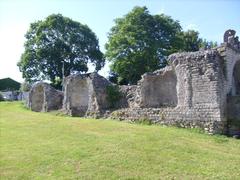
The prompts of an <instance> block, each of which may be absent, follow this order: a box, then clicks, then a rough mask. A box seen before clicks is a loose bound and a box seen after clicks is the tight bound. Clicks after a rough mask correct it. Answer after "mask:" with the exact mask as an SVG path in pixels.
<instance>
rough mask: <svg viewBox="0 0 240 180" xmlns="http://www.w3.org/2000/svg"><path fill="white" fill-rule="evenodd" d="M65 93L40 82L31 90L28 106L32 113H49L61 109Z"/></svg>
mask: <svg viewBox="0 0 240 180" xmlns="http://www.w3.org/2000/svg"><path fill="white" fill-rule="evenodd" d="M62 100H63V93H62V92H61V91H58V90H56V89H54V88H53V87H51V86H50V85H49V84H47V83H44V82H38V83H36V84H35V85H33V87H32V88H31V90H30V92H29V97H28V103H27V106H28V107H29V108H30V109H31V110H32V111H37V112H40V111H43V112H47V111H50V110H57V109H61V107H62Z"/></svg>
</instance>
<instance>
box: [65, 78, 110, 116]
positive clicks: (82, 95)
mask: <svg viewBox="0 0 240 180" xmlns="http://www.w3.org/2000/svg"><path fill="white" fill-rule="evenodd" d="M109 85H110V82H109V81H108V80H106V79H105V78H103V77H102V76H100V75H98V74H97V73H90V74H74V75H70V76H68V77H67V78H65V80H64V101H63V110H64V111H65V112H66V113H67V114H69V115H71V116H98V115H99V114H101V113H102V111H105V110H106V109H107V108H108V107H109V103H108V102H107V93H106V88H107V86H109Z"/></svg>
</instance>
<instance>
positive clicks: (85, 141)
mask: <svg viewBox="0 0 240 180" xmlns="http://www.w3.org/2000/svg"><path fill="white" fill-rule="evenodd" d="M0 123H1V124H0V127H1V129H0V130H1V131H0V133H1V137H0V145H1V146H0V148H1V149H0V173H1V174H0V177H1V179H239V177H240V166H239V165H240V141H239V140H236V139H231V138H227V137H224V136H209V135H206V134H203V133H199V132H195V131H192V130H186V129H178V128H171V127H163V126H156V125H153V126H147V125H139V124H130V123H125V122H118V121H113V120H94V119H81V118H72V117H63V116H56V113H36V112H31V111H29V110H27V109H25V108H24V107H23V105H22V104H21V103H17V102H2V103H0Z"/></svg>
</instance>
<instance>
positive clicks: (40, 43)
mask: <svg viewBox="0 0 240 180" xmlns="http://www.w3.org/2000/svg"><path fill="white" fill-rule="evenodd" d="M25 37H26V42H25V45H24V46H25V51H24V53H23V54H22V56H21V59H20V61H19V63H18V66H19V69H20V71H21V72H22V74H23V78H24V79H25V80H26V82H28V83H33V82H35V81H38V80H49V81H51V83H52V85H54V86H55V87H58V88H59V87H61V83H62V79H63V77H64V76H68V75H70V74H71V73H74V72H82V73H85V72H87V71H88V64H89V63H91V64H93V65H94V66H95V70H96V71H99V70H100V69H101V68H102V67H103V66H104V64H105V59H106V60H107V61H109V62H110V75H109V80H110V81H112V82H114V83H116V84H136V82H137V81H138V80H139V79H140V78H141V75H142V74H143V73H145V72H149V71H154V70H156V69H159V68H162V67H165V66H166V65H167V57H168V56H169V55H170V54H172V53H174V52H182V51H198V50H199V49H200V48H203V49H207V48H211V47H214V46H216V45H217V44H216V43H213V42H211V41H207V40H203V39H201V38H199V33H198V32H197V31H194V30H188V31H186V32H185V31H183V30H182V27H181V25H180V23H179V22H178V21H177V20H174V19H172V18H171V17H170V16H167V15H164V14H160V15H151V14H150V13H149V11H148V9H147V8H146V7H135V8H133V9H132V10H131V11H130V12H129V13H127V14H126V15H125V16H123V17H121V18H117V19H115V25H114V26H113V27H112V28H111V30H110V32H109V34H108V42H107V43H106V45H105V48H106V53H105V55H104V54H103V53H102V52H101V51H100V49H99V43H98V39H97V37H96V35H95V34H94V33H93V32H92V30H91V29H90V28H89V27H88V26H87V25H83V24H81V23H79V22H76V21H73V20H71V19H70V18H67V17H64V16H62V15H61V14H53V15H50V16H48V17H47V18H46V19H45V20H43V21H37V22H35V23H32V24H31V25H30V28H29V30H28V32H27V33H26V35H25Z"/></svg>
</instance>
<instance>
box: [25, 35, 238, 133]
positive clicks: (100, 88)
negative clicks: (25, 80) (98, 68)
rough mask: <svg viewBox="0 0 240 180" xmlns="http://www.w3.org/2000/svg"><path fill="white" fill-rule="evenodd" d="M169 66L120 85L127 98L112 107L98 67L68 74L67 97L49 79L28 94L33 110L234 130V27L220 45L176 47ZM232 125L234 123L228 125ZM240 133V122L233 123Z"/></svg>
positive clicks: (235, 57)
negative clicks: (194, 48)
mask: <svg viewBox="0 0 240 180" xmlns="http://www.w3.org/2000/svg"><path fill="white" fill-rule="evenodd" d="M168 62H169V66H167V67H165V68H164V69H160V70H157V71H155V72H151V73H145V74H144V75H143V76H142V79H141V80H140V81H139V82H138V84H137V85H133V86H120V91H121V93H122V98H121V99H120V100H119V101H118V102H116V105H117V106H116V109H110V105H109V102H108V101H107V91H106V89H107V86H110V85H113V84H111V83H110V82H109V81H108V80H106V79H105V78H103V77H102V76H100V75H98V74H97V73H89V74H74V75H70V76H68V77H66V78H65V80H64V99H63V103H62V101H61V100H60V99H61V98H60V95H59V92H58V91H56V90H54V89H53V88H51V87H50V85H46V84H42V85H36V86H34V87H33V88H32V90H31V91H30V94H29V107H30V109H32V110H34V111H48V110H51V109H59V108H62V110H63V111H64V112H65V113H66V114H69V115H71V116H92V117H99V116H102V117H106V118H108V117H110V118H115V119H120V120H130V121H138V120H139V119H147V120H150V121H152V122H153V123H159V124H166V125H176V126H180V127H200V128H203V129H204V130H206V131H208V132H209V133H226V130H229V129H230V130H231V127H233V126H232V125H229V120H228V119H234V120H235V121H238V122H240V117H239V114H240V112H239V111H240V108H239V107H240V98H239V97H240V43H239V41H238V38H237V37H235V33H234V32H233V31H232V30H229V31H227V32H226V33H225V35H224V43H223V44H222V45H221V46H220V47H217V48H213V49H208V50H201V51H197V52H183V53H175V54H172V55H171V56H169V58H168ZM229 127H230V128H229ZM232 129H233V130H232V131H237V132H238V133H240V126H237V128H235V126H234V128H232Z"/></svg>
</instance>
